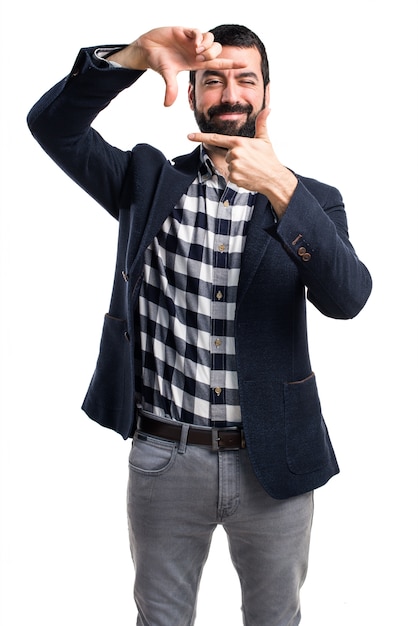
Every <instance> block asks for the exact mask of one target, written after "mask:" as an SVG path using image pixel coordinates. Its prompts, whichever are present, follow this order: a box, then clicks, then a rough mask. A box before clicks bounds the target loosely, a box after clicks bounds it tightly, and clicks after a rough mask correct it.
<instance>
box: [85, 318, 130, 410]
mask: <svg viewBox="0 0 418 626" xmlns="http://www.w3.org/2000/svg"><path fill="white" fill-rule="evenodd" d="M127 337H128V335H127V326H126V320H123V319H120V318H117V317H112V316H111V315H109V314H108V313H106V315H105V318H104V324H103V331H102V338H101V342H100V351H99V357H98V360H97V364H96V370H95V372H94V375H93V379H92V382H91V384H90V393H92V394H93V395H94V398H95V400H96V402H97V404H98V405H100V406H103V407H105V408H106V410H107V411H118V410H120V409H122V407H123V405H124V402H125V401H126V379H127V375H128V366H129V341H127Z"/></svg>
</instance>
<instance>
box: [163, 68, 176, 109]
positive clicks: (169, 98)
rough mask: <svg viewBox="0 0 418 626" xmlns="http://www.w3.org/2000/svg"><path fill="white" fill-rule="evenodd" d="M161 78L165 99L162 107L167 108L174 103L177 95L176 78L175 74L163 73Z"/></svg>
mask: <svg viewBox="0 0 418 626" xmlns="http://www.w3.org/2000/svg"><path fill="white" fill-rule="evenodd" d="M162 77H163V78H164V81H165V97H164V106H165V107H169V106H171V105H172V104H173V102H175V100H176V98H177V94H178V85H177V77H176V74H175V73H172V72H163V73H162Z"/></svg>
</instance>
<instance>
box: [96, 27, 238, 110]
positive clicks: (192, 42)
mask: <svg viewBox="0 0 418 626" xmlns="http://www.w3.org/2000/svg"><path fill="white" fill-rule="evenodd" d="M221 52H222V46H221V45H220V44H219V43H217V42H215V41H214V37H213V35H212V33H202V32H201V31H200V30H198V29H197V28H183V27H180V26H178V27H177V26H176V27H163V28H155V29H154V30H151V31H149V32H148V33H145V34H144V35H141V36H140V37H139V38H138V39H136V40H135V41H134V42H133V43H131V44H130V45H129V46H127V47H126V48H123V49H122V50H119V51H118V52H116V53H115V54H113V55H111V56H110V57H108V58H109V60H112V61H116V62H117V63H120V65H122V66H124V67H127V68H130V69H135V70H146V69H152V70H154V71H156V72H158V73H159V74H161V76H162V77H163V79H164V81H165V83H166V92H165V99H164V105H165V106H170V105H172V104H173V102H174V101H175V99H176V98H177V92H178V86H177V74H178V73H179V72H181V71H184V70H201V69H230V68H239V67H241V65H239V64H237V63H236V62H234V61H231V60H229V59H218V58H217V57H218V56H219V55H220V53H221Z"/></svg>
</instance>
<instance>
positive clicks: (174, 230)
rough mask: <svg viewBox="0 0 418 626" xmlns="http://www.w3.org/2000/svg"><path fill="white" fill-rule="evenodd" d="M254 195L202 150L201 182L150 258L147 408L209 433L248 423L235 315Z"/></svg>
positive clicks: (143, 400)
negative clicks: (243, 407)
mask: <svg viewBox="0 0 418 626" xmlns="http://www.w3.org/2000/svg"><path fill="white" fill-rule="evenodd" d="M254 201H255V194H253V193H251V192H249V191H247V190H245V189H243V188H240V187H237V186H235V185H234V184H232V183H228V184H226V181H225V179H224V178H223V177H222V176H221V175H220V174H219V173H218V172H216V170H215V168H214V166H213V164H212V162H211V160H210V159H209V157H208V156H207V154H206V153H205V151H204V149H203V148H202V152H201V166H200V168H199V171H198V175H197V177H196V179H195V180H194V181H193V183H192V184H191V185H190V187H189V189H188V191H187V193H186V194H184V195H183V197H182V198H181V199H180V201H179V202H178V204H177V205H176V206H175V208H174V210H173V212H172V213H171V214H170V215H169V217H167V219H166V220H165V222H164V223H163V225H162V227H161V230H160V231H159V233H158V235H157V236H156V237H155V238H154V240H153V241H152V243H151V244H150V245H149V247H148V249H147V250H146V254H145V271H144V279H143V284H142V288H141V292H140V296H139V334H140V336H139V347H140V350H141V354H142V384H141V389H140V406H141V407H142V408H143V409H144V410H146V411H150V412H152V413H154V414H156V415H159V416H162V417H169V418H171V419H175V420H179V421H182V422H188V423H191V424H199V425H203V426H219V427H221V426H228V425H229V426H230V425H237V424H239V423H240V422H241V410H240V401H239V389H238V377H237V371H236V362H235V361H236V360H235V337H234V326H235V309H236V299H237V288H238V280H239V274H240V266H241V255H242V253H243V250H244V247H245V240H246V235H247V230H248V225H249V220H250V219H251V215H252V211H253V207H254Z"/></svg>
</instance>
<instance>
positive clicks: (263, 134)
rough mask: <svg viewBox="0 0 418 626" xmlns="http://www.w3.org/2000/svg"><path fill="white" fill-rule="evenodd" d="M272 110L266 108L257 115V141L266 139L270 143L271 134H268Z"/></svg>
mask: <svg viewBox="0 0 418 626" xmlns="http://www.w3.org/2000/svg"><path fill="white" fill-rule="evenodd" d="M270 111H271V109H268V108H265V109H261V111H260V113H259V114H258V115H257V119H256V121H255V137H256V138H257V139H265V140H267V141H270V138H269V134H268V132H267V118H268V116H269V115H270Z"/></svg>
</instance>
